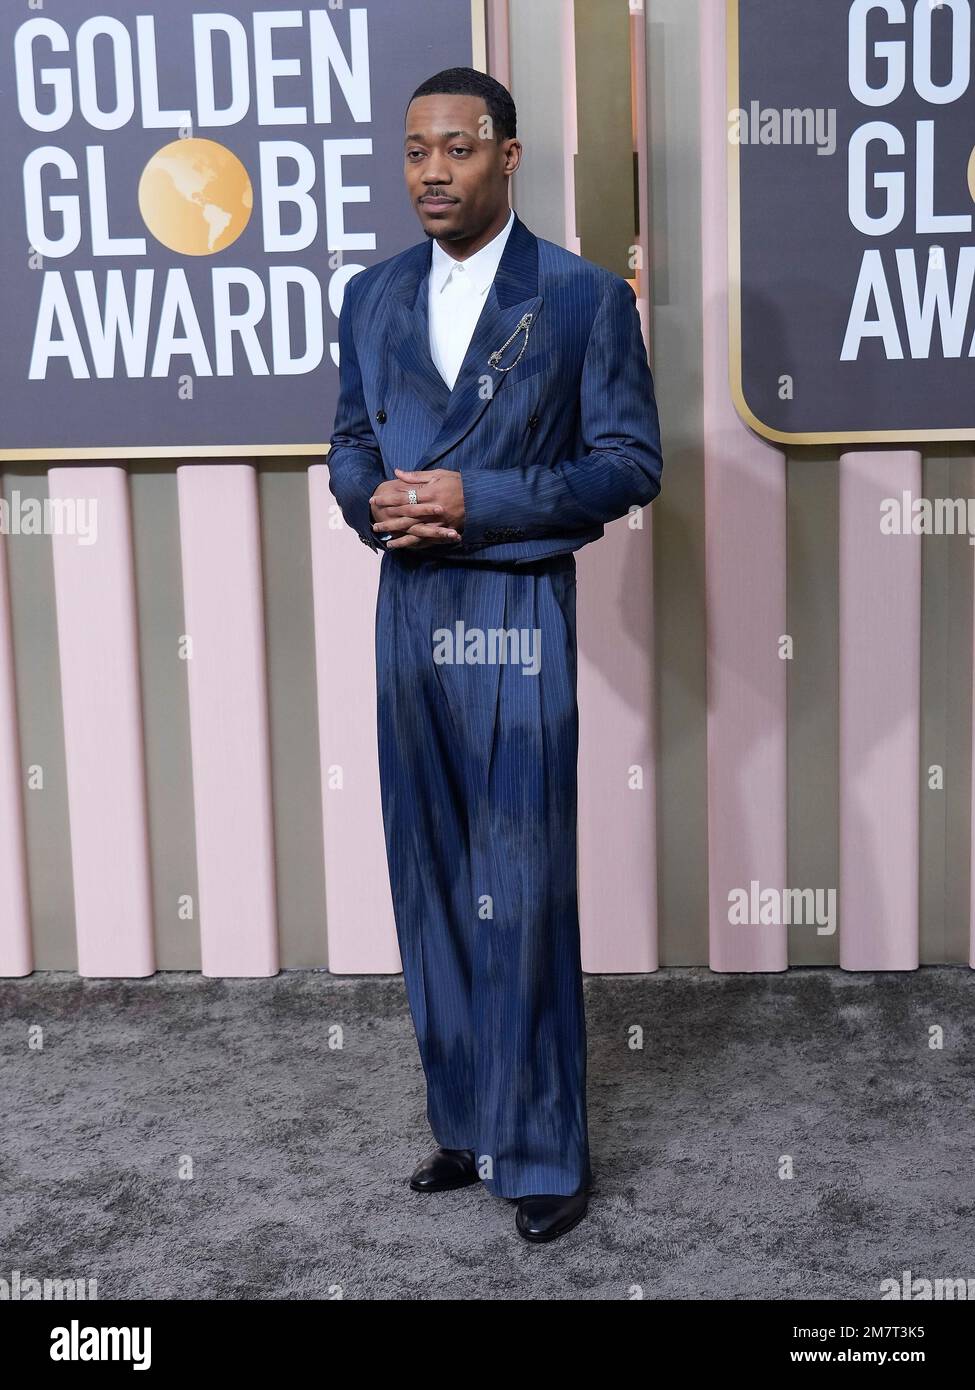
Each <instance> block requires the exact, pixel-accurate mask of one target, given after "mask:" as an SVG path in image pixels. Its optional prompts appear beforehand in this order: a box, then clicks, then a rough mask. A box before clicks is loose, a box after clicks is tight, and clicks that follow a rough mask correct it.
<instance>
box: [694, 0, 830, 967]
mask: <svg viewBox="0 0 975 1390" xmlns="http://www.w3.org/2000/svg"><path fill="white" fill-rule="evenodd" d="M726 56H727V43H726V37H725V8H724V6H723V5H719V4H717V3H710V4H707V5H704V6H702V7H701V141H702V151H701V154H702V159H701V164H702V169H701V173H702V181H701V216H702V255H703V277H704V283H703V291H704V293H703V302H704V364H703V369H704V505H705V525H706V539H705V567H706V581H705V583H706V604H707V614H708V635H707V680H708V716H707V727H708V876H709V884H708V886H709V899H710V914H709V916H710V964H711V968H712V969H713V970H723V971H733V970H785V969H786V967H787V964H788V959H787V929H786V928H785V927H784V926H779V925H775V926H738V925H735V926H732V925H731V924H730V923H729V921H728V915H729V899H728V895H729V893H730V892H731V891H732V890H744V892H745V893H746V894H747V893H749V892H750V885H751V884H752V882H753V881H757V882H758V884H759V886H760V890H764V889H766V888H771V889H774V890H776V891H777V892H779V893H781V892H782V891H783V889H785V888H786V887H787V886H790V885H787V884H786V873H787V858H786V664H785V662H784V661H783V660H782V659H781V658H780V656H779V651H778V643H779V638H780V636H781V635H782V634H783V633H784V632H785V631H786V625H785V624H786V544H785V536H786V529H785V515H786V514H785V461H784V458H783V455H782V453H781V452H780V451H779V450H778V449H776V448H773V447H772V446H770V445H769V444H767V443H766V442H765V441H764V440H762V439H760V438H759V437H758V436H757V435H754V434H753V433H752V432H751V431H750V430H749V429H748V427H747V426H746V425H744V424H743V423H742V421H741V420H740V419H739V418H738V415H737V414H736V412H735V410H734V407H733V405H732V402H731V393H730V388H729V364H728V133H727V132H728V121H727V113H728V103H727V95H726ZM796 886H799V887H806V886H810V887H816V886H817V885H796ZM819 886H826V885H819Z"/></svg>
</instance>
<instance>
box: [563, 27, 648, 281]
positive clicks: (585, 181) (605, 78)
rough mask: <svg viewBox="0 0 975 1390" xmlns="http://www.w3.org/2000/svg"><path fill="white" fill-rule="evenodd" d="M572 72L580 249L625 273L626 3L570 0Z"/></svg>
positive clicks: (631, 185)
mask: <svg viewBox="0 0 975 1390" xmlns="http://www.w3.org/2000/svg"><path fill="white" fill-rule="evenodd" d="M575 76H576V132H577V139H578V142H579V144H578V152H577V154H576V162H575V189H576V200H575V209H576V225H575V231H576V233H577V234H578V236H579V244H580V250H581V252H582V255H583V256H585V257H586V259H587V260H590V261H595V262H596V264H597V265H603V266H605V267H606V268H607V270H612V271H614V272H615V274H617V275H622V276H623V278H624V279H629V278H630V277H631V276H632V274H633V270H632V268H631V266H630V264H629V253H630V248H631V247H632V246H633V244H634V242H635V241H636V222H637V218H636V195H635V184H636V169H635V163H634V151H633V141H632V136H631V131H632V125H633V107H632V101H631V89H630V11H629V7H628V6H627V5H625V4H609V5H608V4H607V3H606V0H575Z"/></svg>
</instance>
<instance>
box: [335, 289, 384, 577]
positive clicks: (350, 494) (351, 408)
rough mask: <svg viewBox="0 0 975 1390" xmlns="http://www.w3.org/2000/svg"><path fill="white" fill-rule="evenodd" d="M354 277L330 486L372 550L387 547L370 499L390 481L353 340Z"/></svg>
mask: <svg viewBox="0 0 975 1390" xmlns="http://www.w3.org/2000/svg"><path fill="white" fill-rule="evenodd" d="M357 279H358V276H357V275H355V276H353V277H352V279H351V280H350V281H349V282H348V284H347V285H346V287H345V294H344V296H343V299H342V308H341V311H340V313H339V399H338V405H337V406H336V409H335V422H334V426H333V430H332V437H331V440H330V442H329V451H328V454H327V456H326V463H327V464H328V486H329V490H330V491H331V493H332V496H333V497H334V498H335V500H336V502H338V504H339V507H340V509H341V512H342V515H343V517H344V518H345V520H346V521H347V522H348V524H349V525H350V526H351V527H352V529H353V530H354V531H357V532H358V533H359V537H360V539H361V540H363V541H365V543H366V544H367V545H369V546H371V547H372V549H373V550H379V549H381V548H383V547H382V546H381V545H380V543H379V542H378V541H377V539H376V532H375V531H373V529H372V513H371V511H370V508H369V498H370V497H371V496H372V494H373V492H375V490H376V488H377V487H378V486H379V484H380V483H381V482H383V481H384V480H385V476H386V474H385V471H384V469H383V460H382V454H381V452H380V449H379V441H378V439H377V438H376V436H375V434H374V432H373V428H372V423H371V421H370V419H369V412H368V410H367V409H366V400H365V396H364V394H363V391H362V375H361V373H360V371H359V359H358V357H357V356H356V350H355V342H354V341H353V337H352V316H353V312H354V309H353V304H354V300H355V291H354V286H355V282H356V280H357Z"/></svg>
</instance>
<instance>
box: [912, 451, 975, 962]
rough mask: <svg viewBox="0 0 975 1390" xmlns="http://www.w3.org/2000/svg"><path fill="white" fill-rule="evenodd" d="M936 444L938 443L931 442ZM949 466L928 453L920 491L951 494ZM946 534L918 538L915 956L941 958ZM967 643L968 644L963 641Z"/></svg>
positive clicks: (947, 642) (946, 667)
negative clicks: (936, 775) (938, 777)
mask: <svg viewBox="0 0 975 1390" xmlns="http://www.w3.org/2000/svg"><path fill="white" fill-rule="evenodd" d="M935 447H936V446H935ZM949 477H950V468H949V463H948V457H947V454H946V453H934V452H932V453H931V454H930V455H928V456H927V457H926V458H925V459H924V462H923V466H922V479H923V483H922V486H923V493H924V496H925V497H927V498H931V499H934V498H937V497H948V496H949V495H950V480H949ZM951 543H952V542H951V538H950V537H948V536H931V537H928V538H925V539H924V540H923V541H922V542H921V760H920V767H919V769H918V777H919V786H920V805H919V818H920V826H919V845H918V871H919V872H918V879H919V883H918V898H919V922H918V932H919V936H920V949H919V959H920V961H921V963H922V964H923V963H924V962H925V961H931V960H944V958H945V957H944V951H945V912H946V906H947V904H946V899H945V887H946V872H947V847H948V797H947V779H948V778H949V777H950V776H951V775H952V773H951V770H950V769H949V766H948V761H949V754H948V746H947V741H948V722H947V721H948V698H947V697H948V678H949V656H948V652H949V646H950V643H951V634H950V632H949V628H948V619H949V612H950V609H949V594H950V548H951ZM967 645H969V646H970V645H971V644H967ZM935 765H937V766H939V767H940V768H941V769H942V775H943V777H944V779H945V781H944V784H943V785H942V787H941V788H940V789H938V788H932V787H930V786H929V771H930V769H931V768H932V767H933V766H935Z"/></svg>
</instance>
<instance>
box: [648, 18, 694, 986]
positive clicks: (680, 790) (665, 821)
mask: <svg viewBox="0 0 975 1390" xmlns="http://www.w3.org/2000/svg"><path fill="white" fill-rule="evenodd" d="M647 20H648V23H647V89H648V101H647V106H648V119H649V130H650V208H651V215H652V221H651V224H650V254H651V271H650V278H651V282H652V285H653V372H654V381H655V384H656V388H657V404H658V406H659V409H660V423H661V432H662V437H663V455H664V473H663V486H662V491H661V493H660V496H659V497H658V498H657V499H656V501H655V502H654V503H653V514H654V537H653V541H654V544H653V549H654V581H653V592H654V630H655V657H654V666H655V670H656V682H657V685H656V701H657V711H658V713H657V721H658V722H657V749H658V758H659V762H658V768H657V804H658V808H659V812H658V815H657V865H658V889H657V891H658V904H659V913H660V932H659V940H660V963H661V965H665V966H667V965H706V964H707V961H708V900H707V887H708V870H707V795H706V788H707V726H706V714H707V692H706V685H705V656H706V648H705V611H704V421H703V395H702V354H703V329H702V302H701V119H700V84H699V58H698V50H699V10H698V6H697V5H689V4H687V3H686V0H648V3H647Z"/></svg>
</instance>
